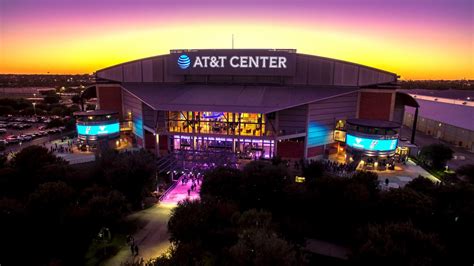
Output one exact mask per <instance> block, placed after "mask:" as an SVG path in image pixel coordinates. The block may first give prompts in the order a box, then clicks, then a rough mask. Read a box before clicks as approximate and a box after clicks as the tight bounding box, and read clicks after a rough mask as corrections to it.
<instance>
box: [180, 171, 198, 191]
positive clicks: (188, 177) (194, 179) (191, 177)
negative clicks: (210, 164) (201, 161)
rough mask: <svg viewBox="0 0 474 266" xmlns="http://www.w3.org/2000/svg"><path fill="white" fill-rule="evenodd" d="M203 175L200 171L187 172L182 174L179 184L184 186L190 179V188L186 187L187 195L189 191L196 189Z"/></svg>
mask: <svg viewBox="0 0 474 266" xmlns="http://www.w3.org/2000/svg"><path fill="white" fill-rule="evenodd" d="M203 177H204V176H203V175H201V174H200V173H198V174H195V173H193V172H190V173H188V174H184V175H183V177H182V179H181V184H182V185H183V186H184V185H186V184H188V182H190V181H191V188H189V189H188V196H191V191H196V190H197V187H198V186H199V185H200V184H201V183H202V179H203Z"/></svg>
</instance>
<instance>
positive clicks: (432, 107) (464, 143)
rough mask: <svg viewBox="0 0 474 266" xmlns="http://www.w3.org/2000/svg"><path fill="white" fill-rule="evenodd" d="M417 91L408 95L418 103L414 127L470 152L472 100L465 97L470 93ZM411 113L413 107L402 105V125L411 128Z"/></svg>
mask: <svg viewBox="0 0 474 266" xmlns="http://www.w3.org/2000/svg"><path fill="white" fill-rule="evenodd" d="M417 92H418V93H419V94H411V95H412V96H413V97H414V98H416V99H417V102H418V103H419V105H420V108H419V113H418V116H419V117H418V121H417V123H416V130H418V131H421V132H423V133H425V134H427V135H431V136H434V137H435V138H439V139H441V140H444V141H447V142H449V143H451V144H454V145H457V146H460V147H464V148H466V149H469V150H471V151H473V152H474V102H473V101H471V99H472V98H471V96H469V95H472V94H473V93H472V92H470V91H466V92H463V93H459V94H449V93H446V91H445V92H436V91H427V90H424V92H423V94H421V93H422V92H421V90H418V91H417ZM440 95H443V96H445V97H440ZM473 96H474V95H473ZM447 97H450V98H447ZM468 97H469V99H468ZM463 98H464V99H463ZM414 116H415V110H414V109H413V108H406V112H405V116H404V120H403V123H404V125H406V126H409V127H411V126H412V125H413V121H414Z"/></svg>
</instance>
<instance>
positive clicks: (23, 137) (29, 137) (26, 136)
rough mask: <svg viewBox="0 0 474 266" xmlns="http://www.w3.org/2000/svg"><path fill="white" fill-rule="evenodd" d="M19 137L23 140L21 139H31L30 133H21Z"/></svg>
mask: <svg viewBox="0 0 474 266" xmlns="http://www.w3.org/2000/svg"><path fill="white" fill-rule="evenodd" d="M20 138H21V139H22V140H23V141H30V140H32V139H33V138H32V137H31V136H30V135H26V134H24V135H21V136H20Z"/></svg>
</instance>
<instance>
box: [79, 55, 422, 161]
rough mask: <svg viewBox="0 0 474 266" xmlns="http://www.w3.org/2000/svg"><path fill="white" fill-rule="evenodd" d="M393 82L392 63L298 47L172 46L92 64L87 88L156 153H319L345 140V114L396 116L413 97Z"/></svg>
mask: <svg viewBox="0 0 474 266" xmlns="http://www.w3.org/2000/svg"><path fill="white" fill-rule="evenodd" d="M396 82H397V75H396V74H395V73H391V72H387V71H384V70H380V69H376V68H372V67H368V66H363V65H359V64H355V63H350V62H345V61H341V60H336V59H330V58H324V57H319V56H313V55H306V54H298V53H296V50H268V49H266V50H263V49H243V50H241V49H225V50H172V51H171V52H170V54H165V55H160V56H154V57H150V58H144V59H139V60H136V61H131V62H126V63H123V64H119V65H115V66H111V67H108V68H105V69H101V70H98V71H97V72H96V84H95V85H94V86H92V87H90V88H88V89H87V90H86V91H85V92H84V93H85V94H88V95H89V97H92V96H95V97H97V108H98V109H103V110H109V111H115V112H117V113H118V116H119V118H120V121H121V122H122V123H124V124H127V125H128V124H131V126H130V128H131V130H132V132H133V135H134V139H135V140H134V141H135V142H136V145H137V146H139V147H143V148H145V149H148V150H150V151H152V152H154V153H156V154H160V155H164V154H168V153H170V152H173V151H177V150H191V151H202V150H226V151H229V152H233V153H235V154H238V155H239V156H240V157H241V158H271V157H273V156H277V155H278V156H281V157H283V158H317V157H321V156H323V155H325V154H330V153H335V152H336V151H337V149H338V147H339V148H340V146H344V144H345V142H346V127H345V124H346V121H347V120H348V119H364V120H373V121H374V122H373V123H371V126H372V127H374V128H377V123H383V124H381V125H380V127H383V126H384V125H386V123H385V122H393V123H397V124H401V123H402V120H403V114H404V109H405V105H409V106H413V107H418V106H417V104H416V101H415V100H414V99H413V98H411V97H410V96H409V95H408V94H404V93H401V92H397V91H396V88H397V86H396ZM376 121H382V122H376ZM384 121H385V122H384ZM392 137H393V134H392V135H391V138H392ZM337 142H340V143H339V144H338V143H337ZM341 144H342V145H341ZM371 152H375V151H374V150H372V151H371Z"/></svg>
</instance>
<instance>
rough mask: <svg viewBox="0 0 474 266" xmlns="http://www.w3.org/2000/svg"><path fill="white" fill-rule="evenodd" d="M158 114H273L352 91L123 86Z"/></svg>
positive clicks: (201, 86)
mask: <svg viewBox="0 0 474 266" xmlns="http://www.w3.org/2000/svg"><path fill="white" fill-rule="evenodd" d="M122 87H123V88H124V89H125V90H126V91H128V92H130V93H131V94H132V95H134V96H136V97H138V98H139V99H140V100H141V101H143V102H144V103H146V104H148V105H149V106H150V107H152V108H153V109H155V110H163V111H183V110H185V111H211V112H240V113H245V112H246V113H270V112H274V111H278V110H282V109H287V108H291V107H295V106H299V105H303V104H307V103H311V102H315V101H319V100H323V99H327V98H331V97H334V96H337V95H341V94H347V93H351V92H355V91H357V90H358V88H354V87H352V88H349V87H297V86H245V85H191V84H189V85H188V84H185V85H183V84H177V85H164V84H143V83H129V84H127V83H123V84H122Z"/></svg>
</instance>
